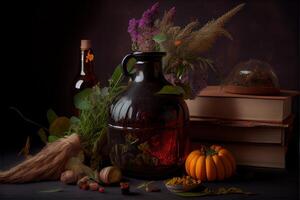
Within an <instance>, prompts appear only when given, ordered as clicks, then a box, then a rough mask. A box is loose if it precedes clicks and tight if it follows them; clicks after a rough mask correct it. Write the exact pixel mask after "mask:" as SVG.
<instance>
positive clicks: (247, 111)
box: [186, 86, 297, 168]
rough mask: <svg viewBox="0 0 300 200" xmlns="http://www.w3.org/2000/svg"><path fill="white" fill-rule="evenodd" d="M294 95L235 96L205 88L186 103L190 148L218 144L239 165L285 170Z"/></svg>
mask: <svg viewBox="0 0 300 200" xmlns="http://www.w3.org/2000/svg"><path fill="white" fill-rule="evenodd" d="M295 95H297V93H296V92H295V91H287V90H282V91H281V93H280V94H279V95H277V96H255V95H238V94H230V93H226V92H224V91H223V90H222V88H221V87H220V86H208V87H207V88H205V89H204V90H202V91H201V92H200V94H199V95H198V96H197V97H196V98H195V99H194V100H187V101H186V103H187V105H188V108H189V112H190V120H191V121H190V131H189V135H190V141H191V147H192V148H193V149H195V148H198V147H199V145H202V144H206V145H210V144H216V143H217V144H221V145H223V146H225V147H226V148H228V149H229V150H231V151H232V153H233V154H234V155H235V157H236V160H237V164H239V165H246V166H256V167H273V168H285V159H286V156H285V155H286V151H287V147H288V140H289V138H290V134H291V132H292V131H291V130H292V125H293V119H294V117H293V113H292V98H293V96H295Z"/></svg>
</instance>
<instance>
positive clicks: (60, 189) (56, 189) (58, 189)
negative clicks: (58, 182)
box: [40, 188, 63, 193]
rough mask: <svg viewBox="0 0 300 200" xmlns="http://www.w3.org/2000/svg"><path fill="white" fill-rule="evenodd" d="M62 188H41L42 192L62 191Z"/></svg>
mask: <svg viewBox="0 0 300 200" xmlns="http://www.w3.org/2000/svg"><path fill="white" fill-rule="evenodd" d="M62 191H63V189H62V188H54V189H49V190H41V191H40V192H42V193H53V192H62Z"/></svg>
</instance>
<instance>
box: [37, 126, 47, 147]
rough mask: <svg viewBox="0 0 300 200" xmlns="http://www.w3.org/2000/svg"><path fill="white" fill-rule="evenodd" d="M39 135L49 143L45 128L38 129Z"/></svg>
mask: <svg viewBox="0 0 300 200" xmlns="http://www.w3.org/2000/svg"><path fill="white" fill-rule="evenodd" d="M38 135H39V136H40V138H41V140H42V141H43V142H44V143H47V134H46V132H45V130H44V129H43V128H40V129H39V130H38Z"/></svg>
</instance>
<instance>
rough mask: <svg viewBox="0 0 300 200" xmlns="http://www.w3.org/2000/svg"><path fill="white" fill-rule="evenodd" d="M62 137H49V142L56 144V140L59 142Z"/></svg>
mask: <svg viewBox="0 0 300 200" xmlns="http://www.w3.org/2000/svg"><path fill="white" fill-rule="evenodd" d="M59 138H60V137H58V136H56V135H49V137H48V142H50V143H51V142H55V141H56V140H58V139H59Z"/></svg>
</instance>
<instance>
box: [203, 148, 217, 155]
mask: <svg viewBox="0 0 300 200" xmlns="http://www.w3.org/2000/svg"><path fill="white" fill-rule="evenodd" d="M215 154H217V152H216V151H215V150H213V149H206V152H205V155H206V156H212V155H215Z"/></svg>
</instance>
